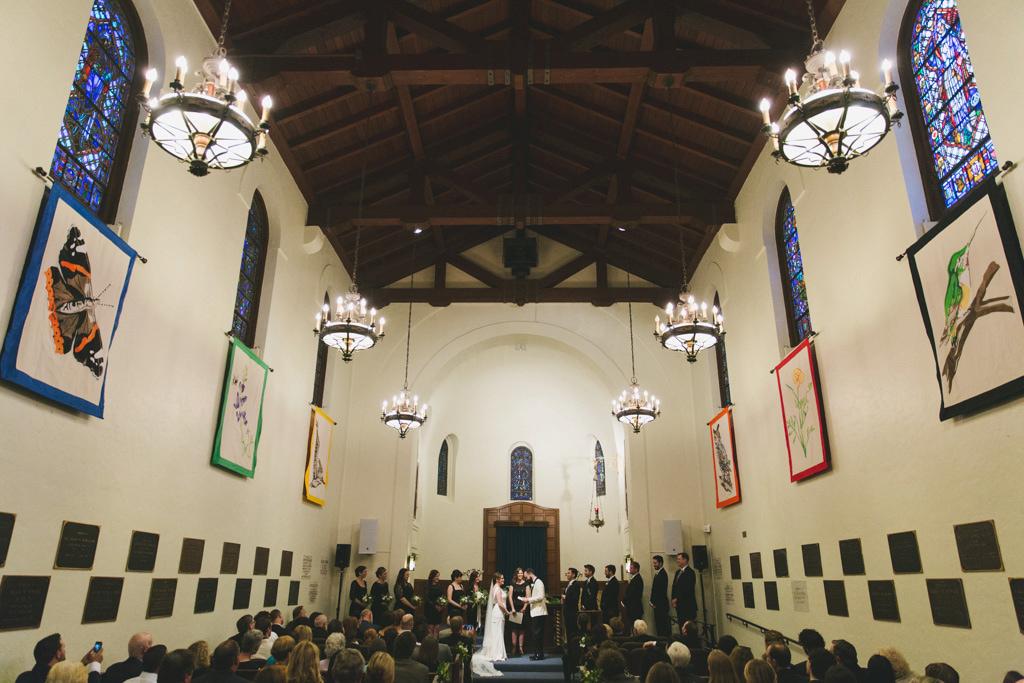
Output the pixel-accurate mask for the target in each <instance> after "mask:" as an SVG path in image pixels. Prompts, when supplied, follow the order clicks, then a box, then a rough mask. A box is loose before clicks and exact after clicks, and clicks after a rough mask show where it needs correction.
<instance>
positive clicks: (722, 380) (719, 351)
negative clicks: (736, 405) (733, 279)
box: [715, 292, 732, 408]
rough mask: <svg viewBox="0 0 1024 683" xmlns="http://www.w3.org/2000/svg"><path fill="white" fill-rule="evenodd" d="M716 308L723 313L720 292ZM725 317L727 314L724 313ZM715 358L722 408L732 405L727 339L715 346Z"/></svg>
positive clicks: (716, 299)
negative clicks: (726, 350)
mask: <svg viewBox="0 0 1024 683" xmlns="http://www.w3.org/2000/svg"><path fill="white" fill-rule="evenodd" d="M715 306H716V307H717V308H718V312H719V313H722V303H721V302H720V301H719V300H718V292H715ZM722 317H725V313H722ZM715 358H716V359H717V361H718V396H719V398H721V399H722V407H723V408H724V407H725V406H728V405H732V387H731V386H730V384H729V358H728V356H726V353H725V337H722V338H721V339H719V340H718V343H717V344H715Z"/></svg>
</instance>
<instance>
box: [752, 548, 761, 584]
mask: <svg viewBox="0 0 1024 683" xmlns="http://www.w3.org/2000/svg"><path fill="white" fill-rule="evenodd" d="M750 578H752V579H763V578H764V568H763V567H761V553H750Z"/></svg>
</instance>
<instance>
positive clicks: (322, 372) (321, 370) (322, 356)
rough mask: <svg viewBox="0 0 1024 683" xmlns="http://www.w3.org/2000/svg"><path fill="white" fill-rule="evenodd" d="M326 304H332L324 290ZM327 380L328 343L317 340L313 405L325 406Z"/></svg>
mask: <svg viewBox="0 0 1024 683" xmlns="http://www.w3.org/2000/svg"><path fill="white" fill-rule="evenodd" d="M324 305H325V306H330V305H331V298H330V296H328V294H327V292H324ZM326 382H327V344H324V343H321V342H320V341H319V340H317V343H316V366H315V368H314V370H313V405H315V406H320V407H321V408H323V407H324V384H325V383H326Z"/></svg>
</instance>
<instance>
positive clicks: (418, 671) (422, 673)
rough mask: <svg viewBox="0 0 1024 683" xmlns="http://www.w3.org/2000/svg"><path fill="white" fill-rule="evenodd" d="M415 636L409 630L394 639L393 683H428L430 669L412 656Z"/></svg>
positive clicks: (414, 647)
mask: <svg viewBox="0 0 1024 683" xmlns="http://www.w3.org/2000/svg"><path fill="white" fill-rule="evenodd" d="M415 649H416V636H414V635H413V634H412V632H411V631H405V632H404V633H401V634H399V636H398V637H397V638H396V639H395V683H428V682H429V681H430V670H429V669H427V667H426V666H424V665H423V664H420V663H419V662H417V661H416V660H414V659H413V658H412V653H413V650H415Z"/></svg>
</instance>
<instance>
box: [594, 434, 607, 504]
mask: <svg viewBox="0 0 1024 683" xmlns="http://www.w3.org/2000/svg"><path fill="white" fill-rule="evenodd" d="M594 490H595V492H596V494H597V495H599V496H603V495H606V494H607V492H608V483H607V481H605V472H604V450H603V449H602V448H601V442H600V441H598V442H597V443H596V444H595V446H594Z"/></svg>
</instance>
